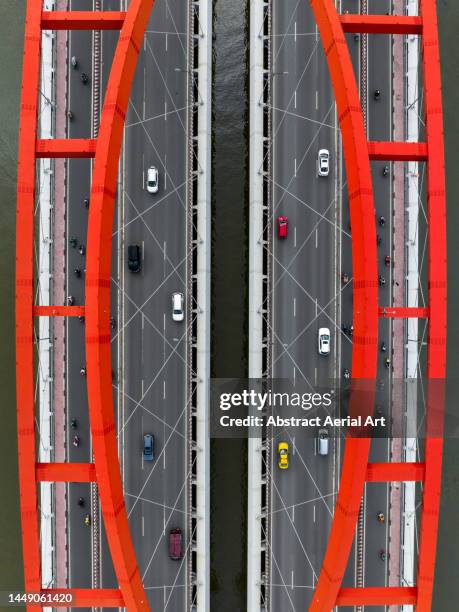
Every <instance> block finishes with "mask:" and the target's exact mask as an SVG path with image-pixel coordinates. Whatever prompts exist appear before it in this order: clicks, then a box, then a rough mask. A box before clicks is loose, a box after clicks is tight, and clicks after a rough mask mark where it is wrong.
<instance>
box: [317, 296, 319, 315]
mask: <svg viewBox="0 0 459 612" xmlns="http://www.w3.org/2000/svg"><path fill="white" fill-rule="evenodd" d="M318 312H319V305H318V304H317V298H316V317H317V313H318Z"/></svg>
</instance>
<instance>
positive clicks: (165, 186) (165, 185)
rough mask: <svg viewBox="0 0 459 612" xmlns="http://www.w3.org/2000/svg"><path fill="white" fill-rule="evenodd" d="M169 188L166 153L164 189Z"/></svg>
mask: <svg viewBox="0 0 459 612" xmlns="http://www.w3.org/2000/svg"><path fill="white" fill-rule="evenodd" d="M166 189H167V155H164V191H165V190H166Z"/></svg>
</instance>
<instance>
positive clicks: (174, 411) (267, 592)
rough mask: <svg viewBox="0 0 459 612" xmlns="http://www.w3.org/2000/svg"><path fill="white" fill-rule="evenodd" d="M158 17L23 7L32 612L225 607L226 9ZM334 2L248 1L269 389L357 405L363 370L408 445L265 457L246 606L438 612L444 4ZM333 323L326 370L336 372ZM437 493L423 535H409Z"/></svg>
mask: <svg viewBox="0 0 459 612" xmlns="http://www.w3.org/2000/svg"><path fill="white" fill-rule="evenodd" d="M124 4H126V6H123V5H124ZM153 4H154V3H153V0H131V2H105V3H104V7H102V5H101V3H100V2H97V1H96V2H95V3H94V6H93V3H92V1H91V2H79V3H76V2H72V3H71V5H72V6H70V8H67V6H66V3H65V2H62V3H61V2H59V1H57V2H51V1H49V2H48V1H47V0H28V2H27V15H26V26H25V37H24V64H23V86H22V95H21V113H20V135H19V164H18V179H17V222H16V225H17V249H16V379H17V385H16V393H17V419H18V448H19V481H20V509H21V521H22V536H23V537H22V546H23V558H24V580H25V591H27V592H29V593H40V594H41V595H43V600H42V601H41V603H40V602H39V601H33V602H31V603H29V604H28V605H27V608H28V609H30V610H32V609H38V608H40V607H44V606H48V607H51V606H52V607H57V603H56V602H60V603H59V606H60V607H61V606H64V605H65V604H66V605H67V607H85V608H91V607H101V608H122V607H125V608H127V609H128V610H149V609H157V608H159V607H161V606H162V607H163V608H164V609H165V608H166V607H168V606H169V607H170V608H173V609H177V610H182V609H183V610H185V609H187V610H199V611H207V610H209V609H210V595H209V593H210V585H209V575H210V559H209V558H210V548H209V521H210V520H211V517H210V505H209V466H210V464H209V449H208V438H209V432H208V427H209V425H208V416H209V398H208V388H207V387H208V385H207V381H208V379H209V376H210V374H209V372H210V370H209V364H210V166H211V162H210V149H211V147H210V117H211V115H210V108H211V76H210V67H211V59H210V58H211V40H212V36H211V33H212V32H211V29H212V27H211V23H212V21H211V20H212V9H211V5H210V3H209V2H208V1H207V0H199V1H198V2H190V3H184V4H185V6H183V7H182V6H180V7H178V6H177V7H175V8H174V9H173V10H171V9H170V8H167V7H166V6H165V5H164V3H161V2H160V0H157V2H156V5H155V6H154V7H153ZM336 4H338V5H339V7H340V12H338V10H337V7H336V5H335V3H334V2H333V1H332V0H310V2H309V3H307V2H306V0H304V1H303V2H298V3H293V2H290V1H288V2H279V1H278V0H271V1H270V2H264V3H263V2H258V3H257V2H255V0H253V1H252V2H251V50H250V53H251V75H250V78H251V142H250V146H251V178H250V181H251V184H250V319H249V329H250V359H249V376H250V377H251V378H256V379H266V380H269V379H284V378H285V379H290V380H291V381H293V385H294V386H295V385H298V386H299V387H301V385H306V387H305V388H308V385H309V386H312V387H315V386H319V387H323V386H326V385H327V384H328V381H329V380H330V379H333V380H335V381H337V387H338V390H340V387H341V379H342V373H343V372H348V373H349V375H350V384H349V397H350V399H349V412H350V414H351V415H357V414H361V413H362V393H363V394H364V396H365V406H366V407H365V409H364V412H365V414H368V415H371V414H374V413H375V412H376V413H377V414H378V415H381V414H382V415H383V416H386V418H388V419H390V418H392V424H393V426H394V428H396V427H397V426H398V427H399V429H398V432H399V434H398V436H396V435H394V437H393V439H391V440H389V441H387V439H386V440H385V439H373V440H371V439H370V438H369V437H366V436H363V437H352V436H347V437H346V438H345V439H340V438H339V437H337V438H332V439H330V447H331V449H332V451H331V452H330V457H328V458H325V457H321V456H320V455H319V454H317V452H316V451H317V445H316V441H315V440H314V439H311V438H309V439H303V438H302V437H301V436H299V434H298V432H297V433H296V434H295V433H292V432H289V431H285V432H282V436H284V437H285V436H287V438H288V442H289V446H290V448H291V456H290V462H291V466H290V467H289V470H288V473H281V472H280V471H279V470H278V469H277V446H276V445H277V443H278V442H279V441H280V439H281V437H282V436H281V437H279V434H278V433H276V434H273V432H270V431H269V430H268V431H265V432H264V433H263V435H262V436H261V437H259V438H250V440H249V475H248V478H249V499H248V530H249V531H248V546H249V548H248V567H247V593H248V610H249V611H250V612H255V610H256V611H257V612H258V611H261V610H273V611H274V610H285V609H299V608H301V609H306V608H308V609H310V610H317V611H318V610H324V611H325V610H331V609H333V608H334V607H335V606H339V607H347V606H348V607H355V606H357V607H358V608H359V609H363V606H374V607H379V608H380V609H385V606H394V608H393V609H396V607H401V608H402V609H404V610H408V609H412V607H413V606H414V607H415V608H416V609H417V610H430V609H431V607H432V593H433V584H434V570H435V558H436V541H437V529H438V515H439V496H440V484H441V465H442V445H443V408H444V379H445V371H446V202H445V173H444V153H443V118H442V98H441V82H440V67H439V48H438V31H437V21H436V8H435V1H434V0H419V6H417V4H418V3H417V2H411V0H407V2H406V3H404V2H402V1H400V2H397V3H395V5H396V6H395V10H394V11H392V3H391V2H389V1H386V0H383V1H380V2H378V3H367V2H366V1H365V0H361V1H360V2H358V1H357V0H342V2H339V3H336ZM73 5H78V6H73ZM86 5H87V6H86ZM112 5H113V6H112ZM415 5H416V6H415ZM102 8H103V10H102ZM121 8H124V9H125V10H120V9H121ZM168 28H173V29H174V31H173V32H172V34H173V35H168V34H169V33H168ZM153 33H154V34H155V35H156V36H162V37H163V38H162V39H161V43H160V46H159V45H158V48H156V47H155V46H154V44H156V43H152V42H151V40H152V39H151V38H150V34H153ZM155 40H158V39H155ZM387 58H390V60H388V59H387ZM413 58H415V60H416V61H417V58H419V61H420V62H422V90H423V96H422V100H420V99H419V94H418V93H417V91H418V89H417V88H418V86H419V82H418V79H419V77H418V70H417V65H416V66H415V69H414V71H413V70H412V65H411V64H410V59H413ZM152 66H153V68H152ZM107 67H108V70H107ZM405 68H406V69H407V70H405ZM405 74H408V77H406V76H405ZM413 74H414V76H413ZM88 75H89V76H88ZM311 75H312V76H311ZM88 81H89V83H88ZM381 83H382V85H381ZM163 91H164V93H163ZM413 91H415V92H416V98H415V99H411V98H410V96H411V95H412V92H413ZM89 92H90V95H89ZM171 92H173V93H171ZM372 92H373V93H372ZM260 102H261V103H260ZM418 116H422V118H420V119H419V121H418ZM158 119H159V120H161V121H162V122H163V125H162V126H161V127H158ZM155 122H156V123H155ZM419 126H421V127H419ZM319 145H320V146H319ZM320 148H322V149H327V151H329V153H331V155H330V160H331V167H330V173H329V176H328V177H327V178H321V177H317V176H316V157H317V151H318V150H319V149H320ZM168 152H169V155H168ZM153 165H155V167H159V169H160V172H159V177H160V178H159V188H160V193H159V194H158V196H157V195H155V196H154V198H155V199H153V200H152V198H151V195H152V194H150V193H148V191H147V189H146V180H147V174H148V168H149V167H151V166H153ZM420 167H422V172H421V173H420V172H419V168H420ZM419 176H422V179H421V180H419ZM424 176H425V186H424ZM423 190H424V191H425V210H424V203H423V198H424V195H423ZM166 202H167V204H166V206H167V208H166V206H164V203H166ZM158 207H160V208H158ZM405 208H406V209H407V214H405ZM420 210H422V213H420V212H419V211H420ZM158 211H159V212H158ZM400 211H402V212H400ZM281 215H284V216H288V219H289V236H288V240H285V241H280V240H278V239H277V238H276V236H275V234H276V231H277V230H276V227H275V224H276V220H277V218H278V217H279V216H281ZM421 217H422V218H423V223H424V225H423V228H422V231H420V230H419V226H420V221H419V218H421ZM421 239H422V240H424V246H423V247H422V256H419V252H420V251H419V248H420V247H419V242H418V241H419V240H421ZM60 243H62V244H60ZM381 243H382V244H381ZM405 244H408V247H407V248H406V249H405V246H404V245H405ZM59 245H60V246H59ZM128 245H135V246H136V247H137V249H138V253H140V259H139V260H138V261H137V264H135V265H138V266H139V267H138V269H140V271H141V274H140V275H136V274H130V272H129V268H127V266H126V262H125V259H126V255H127V250H128V249H127V247H128ZM381 249H385V250H381ZM424 253H425V257H424ZM382 255H385V257H386V258H385V259H384V257H382ZM387 257H388V258H389V259H387ZM424 259H425V260H426V262H427V263H426V265H425V264H424ZM160 262H161V265H159V263H160ZM309 262H314V266H309V265H307V264H308V263H309ZM388 264H389V266H388ZM130 269H131V270H132V268H130ZM62 270H64V272H62ZM387 274H388V276H387ZM348 275H349V278H347V277H348ZM386 277H387V282H386ZM344 278H346V279H345V280H343V279H344ZM51 279H52V282H51ZM140 280H142V284H141V283H140V282H139V281H140ZM405 281H406V282H405ZM173 292H174V293H178V294H181V295H182V299H184V304H185V305H184V312H183V313H182V317H183V318H184V324H183V326H179V327H178V325H177V322H176V320H174V319H173V320H172V321H171V320H170V313H169V309H170V304H169V302H170V294H171V293H173ZM183 296H184V298H183ZM418 321H419V322H422V323H418ZM322 322H323V326H324V327H327V328H331V329H332V332H331V338H332V354H331V355H330V356H329V357H328V358H322V357H319V356H317V349H316V343H317V330H318V326H319V323H320V324H321V325H322ZM419 324H422V325H425V328H424V329H423V331H422V334H421V339H420V338H419V332H418V327H419ZM351 325H352V331H351ZM424 339H425V341H424ZM410 343H411V345H410ZM413 344H414V347H415V348H414V349H413ZM424 344H425V345H426V349H423V348H422V346H423V345H424ZM418 345H420V346H421V348H418ZM383 346H384V350H382V347H383ZM313 347H314V353H313V352H312V351H313ZM407 347H408V348H407ZM387 349H389V350H387ZM311 355H313V357H312V356H311ZM152 372H153V376H152ZM406 378H408V379H412V380H415V381H416V385H418V383H419V380H417V379H418V378H419V379H420V381H421V386H422V393H423V394H424V409H425V424H424V435H423V437H422V438H421V437H419V439H418V437H417V430H416V433H415V434H412V433H410V434H408V433H406V432H407V431H408V430H409V427H408V425H407V423H406V422H405V421H404V420H403V416H402V414H403V413H404V411H405V409H406V407H407V406H408V409H409V408H410V406H412V405H416V401H417V400H416V392H413V391H411V390H407V386H406V382H405V383H403V384H402V383H401V382H400V381H401V380H404V379H406ZM424 379H425V386H424ZM59 385H60V386H59ZM408 386H409V385H408ZM56 389H57V391H58V392H57V393H56ZM139 389H140V392H139ZM397 394H398V395H397ZM411 396H413V397H414V398H415V399H414V400H413V402H412V401H411V399H410V398H411ZM400 397H402V401H401V402H400V401H399V400H400ZM397 401H399V403H398V406H399V412H396V411H395V410H394V411H393V412H390V411H389V409H388V408H387V411H386V405H387V406H390V405H391V404H397ZM381 405H382V406H383V409H382V410H381ZM413 418H414V420H415V424H416V426H417V425H418V424H419V423H418V420H421V421H422V415H419V414H415V415H414V417H413ZM153 430H154V434H155V435H154V440H155V455H156V457H155V462H154V463H153V465H151V466H150V464H149V462H148V460H146V457H145V454H144V453H142V443H143V436H144V435H145V434H146V433H151V432H153ZM401 431H403V432H404V433H403V436H402V434H401V433H400V432H401ZM402 437H403V438H404V441H403V444H401V443H400V438H402ZM397 438H398V439H399V441H398V443H397ZM72 440H73V444H72ZM410 444H413V445H414V446H410ZM158 466H159V467H158ZM158 492H161V495H159V493H158ZM81 500H82V501H81ZM417 500H420V502H421V505H420V514H419V521H418V522H419V529H418V533H417V532H416V528H415V526H414V525H413V523H414V518H413V520H412V521H411V522H410V521H409V520H407V518H406V516H407V512H408V514H409V511H410V509H411V510H412V514H413V515H414V508H415V505H416V502H417ZM401 504H405V506H404V508H405V512H402V511H400V507H401ZM397 508H398V511H397ZM407 509H408V510H407ZM381 510H384V512H383V515H384V516H385V517H386V520H385V524H384V525H383V526H381V525H380V524H378V523H377V521H376V519H375V517H376V514H377V513H378V512H379V513H380V512H381ZM83 517H87V518H85V522H86V525H85V524H84V523H83ZM389 519H390V520H389ZM88 526H89V527H90V529H89V530H88V529H87V527H88ZM176 528H180V532H181V534H182V539H183V550H182V551H181V554H180V560H179V563H178V564H175V565H174V563H176V562H174V561H171V560H170V559H168V549H167V546H168V543H167V538H168V533H169V531H170V530H171V529H172V530H174V529H176ZM389 530H390V531H389ZM416 538H417V541H418V545H417V548H416V550H415V551H414V552H413V553H412V554H411V556H409V555H408V556H407V554H406V550H407V549H409V548H410V547H412V548H413V550H414V548H415V545H414V540H415V539H416ZM66 550H68V551H69V552H68V553H67V552H65V551H66ZM378 550H379V551H380V553H381V552H382V553H383V554H382V555H381V554H380V558H381V559H380V560H378V559H377V562H376V563H375V561H374V559H375V553H376V555H377V554H378ZM158 551H159V552H158ZM403 551H405V552H403ZM169 553H170V551H169ZM67 555H68V556H67ZM381 561H383V562H384V563H382V564H381ZM287 576H288V577H287ZM66 597H68V599H65V598H66ZM46 598H48V599H46ZM59 598H61V599H59ZM50 602H54V604H53V603H50ZM409 607H411V608H409Z"/></svg>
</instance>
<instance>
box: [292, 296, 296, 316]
mask: <svg viewBox="0 0 459 612" xmlns="http://www.w3.org/2000/svg"><path fill="white" fill-rule="evenodd" d="M293 316H294V317H296V298H293Z"/></svg>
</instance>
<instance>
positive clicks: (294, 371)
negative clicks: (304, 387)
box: [293, 366, 296, 386]
mask: <svg viewBox="0 0 459 612" xmlns="http://www.w3.org/2000/svg"><path fill="white" fill-rule="evenodd" d="M295 382H296V368H295V366H293V386H295Z"/></svg>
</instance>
